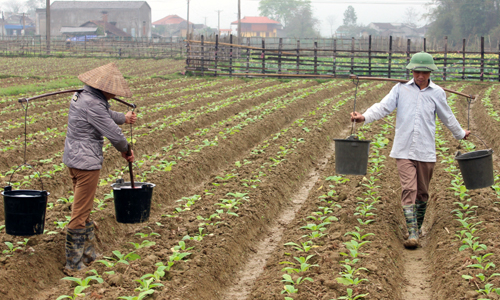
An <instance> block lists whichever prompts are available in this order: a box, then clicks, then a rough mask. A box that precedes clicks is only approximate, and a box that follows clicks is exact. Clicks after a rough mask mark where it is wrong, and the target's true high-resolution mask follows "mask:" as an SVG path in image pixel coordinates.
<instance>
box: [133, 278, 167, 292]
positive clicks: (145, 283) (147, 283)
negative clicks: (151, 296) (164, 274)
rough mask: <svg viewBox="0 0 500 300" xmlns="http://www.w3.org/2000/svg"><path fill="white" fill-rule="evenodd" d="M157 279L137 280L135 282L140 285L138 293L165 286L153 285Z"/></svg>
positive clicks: (137, 289)
mask: <svg viewBox="0 0 500 300" xmlns="http://www.w3.org/2000/svg"><path fill="white" fill-rule="evenodd" d="M154 280H155V279H154V278H150V279H145V278H144V279H142V277H141V279H136V280H134V281H136V282H138V283H139V285H140V286H139V287H138V288H136V289H135V291H136V292H145V291H149V290H151V289H153V288H155V287H159V286H163V284H161V283H152V282H153V281H154Z"/></svg>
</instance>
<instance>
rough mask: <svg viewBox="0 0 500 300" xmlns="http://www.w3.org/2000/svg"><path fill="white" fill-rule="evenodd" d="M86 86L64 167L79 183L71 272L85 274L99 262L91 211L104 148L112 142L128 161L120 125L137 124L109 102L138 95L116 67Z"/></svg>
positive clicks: (89, 75)
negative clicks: (81, 271) (105, 139)
mask: <svg viewBox="0 0 500 300" xmlns="http://www.w3.org/2000/svg"><path fill="white" fill-rule="evenodd" d="M78 79H80V80H81V81H82V82H83V83H85V86H84V88H83V91H82V92H80V93H76V94H75V95H74V96H73V98H72V100H71V104H70V107H69V114H68V132H67V134H66V141H65V144H64V155H63V163H64V164H66V166H67V167H68V169H69V174H70V176H71V179H72V181H73V190H74V201H73V207H72V213H71V220H70V221H69V223H68V226H67V234H66V249H65V252H66V269H69V270H81V269H82V268H85V264H84V263H90V262H92V261H94V260H95V259H96V256H97V254H96V250H95V248H94V243H95V235H94V229H95V228H94V227H95V226H94V222H93V221H90V211H91V210H92V204H93V203H94V195H95V191H96V189H97V184H98V181H99V172H100V170H101V167H102V162H103V153H102V146H103V144H104V138H103V137H106V138H107V139H108V140H109V141H110V142H111V144H112V145H113V146H114V147H115V148H116V149H117V150H118V151H120V152H121V153H122V157H123V158H125V159H126V160H127V161H131V162H132V161H134V154H133V152H132V153H131V155H127V151H128V142H127V139H126V138H125V136H124V135H123V133H122V130H121V129H120V127H118V125H121V124H124V123H126V124H134V122H135V121H136V120H137V116H136V115H135V113H133V112H130V111H129V112H128V113H127V114H122V113H118V112H115V111H112V110H110V109H109V107H110V105H109V103H108V100H109V99H111V98H113V97H115V96H123V97H130V96H132V92H131V91H130V89H129V88H128V85H127V83H126V82H125V79H124V78H123V76H122V74H121V73H120V71H119V70H118V68H117V67H116V65H115V64H114V63H110V64H107V65H104V66H101V67H99V68H96V69H93V70H90V71H88V72H86V73H83V74H81V75H80V76H78Z"/></svg>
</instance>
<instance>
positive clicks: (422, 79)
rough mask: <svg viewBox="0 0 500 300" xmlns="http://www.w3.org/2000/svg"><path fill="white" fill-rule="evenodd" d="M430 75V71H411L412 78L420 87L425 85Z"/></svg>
mask: <svg viewBox="0 0 500 300" xmlns="http://www.w3.org/2000/svg"><path fill="white" fill-rule="evenodd" d="M430 77H431V72H430V71H413V80H414V81H415V83H416V84H418V86H420V87H422V86H427V83H428V82H429V78H430Z"/></svg>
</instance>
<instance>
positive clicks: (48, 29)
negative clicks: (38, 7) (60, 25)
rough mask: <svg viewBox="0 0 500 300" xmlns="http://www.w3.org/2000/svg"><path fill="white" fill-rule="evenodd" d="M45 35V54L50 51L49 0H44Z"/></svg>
mask: <svg viewBox="0 0 500 300" xmlns="http://www.w3.org/2000/svg"><path fill="white" fill-rule="evenodd" d="M45 30H46V31H47V33H46V35H45V39H46V44H47V54H49V53H50V0H45Z"/></svg>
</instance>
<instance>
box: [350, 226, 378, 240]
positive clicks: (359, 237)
mask: <svg viewBox="0 0 500 300" xmlns="http://www.w3.org/2000/svg"><path fill="white" fill-rule="evenodd" d="M355 228H356V230H357V231H349V232H347V233H346V234H344V236H346V235H351V236H352V237H353V238H354V239H355V240H357V241H362V240H364V239H365V238H367V237H369V236H372V235H375V234H374V233H367V234H364V235H361V233H360V232H362V231H363V230H362V229H360V228H359V227H358V226H356V227H355Z"/></svg>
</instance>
